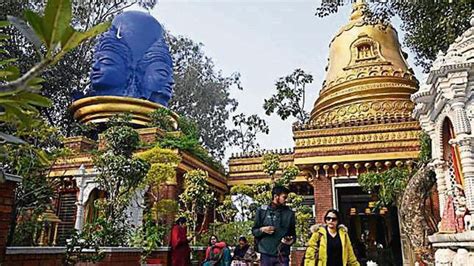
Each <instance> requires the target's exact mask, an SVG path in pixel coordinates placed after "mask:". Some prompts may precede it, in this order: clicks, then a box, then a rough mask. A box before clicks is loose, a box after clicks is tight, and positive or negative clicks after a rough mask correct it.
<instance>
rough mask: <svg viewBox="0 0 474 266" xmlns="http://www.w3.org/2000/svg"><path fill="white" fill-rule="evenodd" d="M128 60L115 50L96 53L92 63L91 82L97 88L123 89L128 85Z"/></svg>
mask: <svg viewBox="0 0 474 266" xmlns="http://www.w3.org/2000/svg"><path fill="white" fill-rule="evenodd" d="M126 65H127V62H125V60H123V58H122V57H121V56H120V55H118V54H116V53H114V52H113V51H110V50H109V51H107V50H105V51H101V52H98V53H96V54H95V57H94V61H93V63H92V71H91V82H92V86H93V88H94V89H95V90H98V89H99V90H106V91H108V90H114V89H121V88H124V87H125V86H126V85H127V81H128V75H129V73H127V72H128V69H127V67H126Z"/></svg>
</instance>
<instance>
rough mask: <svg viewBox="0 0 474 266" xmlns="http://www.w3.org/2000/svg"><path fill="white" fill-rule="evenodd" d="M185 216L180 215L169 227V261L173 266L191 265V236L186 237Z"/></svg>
mask: <svg viewBox="0 0 474 266" xmlns="http://www.w3.org/2000/svg"><path fill="white" fill-rule="evenodd" d="M186 235H187V230H186V218H184V217H180V218H178V220H176V224H175V225H173V228H172V229H171V238H170V244H171V261H172V265H173V266H189V265H191V248H190V247H189V242H191V239H192V237H187V236H186Z"/></svg>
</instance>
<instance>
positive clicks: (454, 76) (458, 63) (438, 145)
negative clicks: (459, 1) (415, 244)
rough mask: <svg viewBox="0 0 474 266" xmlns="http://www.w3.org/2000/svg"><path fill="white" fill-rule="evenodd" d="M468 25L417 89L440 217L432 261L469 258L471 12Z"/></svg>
mask: <svg viewBox="0 0 474 266" xmlns="http://www.w3.org/2000/svg"><path fill="white" fill-rule="evenodd" d="M470 23H471V28H470V29H468V30H467V31H466V32H464V33H463V34H462V35H461V36H459V37H458V38H457V39H456V40H455V42H454V43H453V44H451V45H450V46H449V48H448V50H447V52H446V53H442V52H440V53H439V54H438V56H437V58H436V60H435V61H434V62H433V66H432V68H431V70H430V73H429V75H428V77H427V79H426V82H425V83H424V84H423V85H422V86H421V88H420V90H419V91H418V92H417V93H415V94H414V95H413V96H412V100H413V101H414V102H415V103H416V107H415V110H414V112H413V113H414V116H415V117H416V118H417V119H419V121H420V124H421V127H422V128H423V129H424V130H425V131H426V132H427V133H428V134H429V136H430V138H431V140H432V143H433V145H432V156H433V163H432V167H433V169H434V171H435V173H436V180H437V182H436V184H437V189H438V193H439V205H440V215H441V217H442V219H441V222H440V223H439V225H438V230H439V232H438V233H437V234H434V235H432V236H430V237H429V240H430V242H431V243H432V245H433V247H434V248H436V249H437V250H436V253H435V263H436V265H468V264H469V263H472V258H473V257H474V221H472V220H473V219H472V218H471V217H472V214H473V213H472V212H473V211H474V150H473V143H474V137H473V134H472V128H473V126H474V124H473V121H474V99H473V93H472V92H473V83H472V80H473V78H474V57H473V54H474V15H473V16H471V20H470Z"/></svg>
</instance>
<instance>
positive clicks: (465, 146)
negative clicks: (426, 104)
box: [456, 135, 474, 211]
mask: <svg viewBox="0 0 474 266" xmlns="http://www.w3.org/2000/svg"><path fill="white" fill-rule="evenodd" d="M456 144H457V145H458V147H459V153H460V157H461V165H462V173H463V176H464V194H465V196H466V206H467V208H468V210H470V211H473V210H474V152H473V148H472V146H473V144H474V141H473V136H472V135H463V136H459V137H457V138H456Z"/></svg>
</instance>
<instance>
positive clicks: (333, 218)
mask: <svg viewBox="0 0 474 266" xmlns="http://www.w3.org/2000/svg"><path fill="white" fill-rule="evenodd" d="M325 220H326V221H328V222H329V221H335V222H336V221H337V217H326V218H325Z"/></svg>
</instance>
